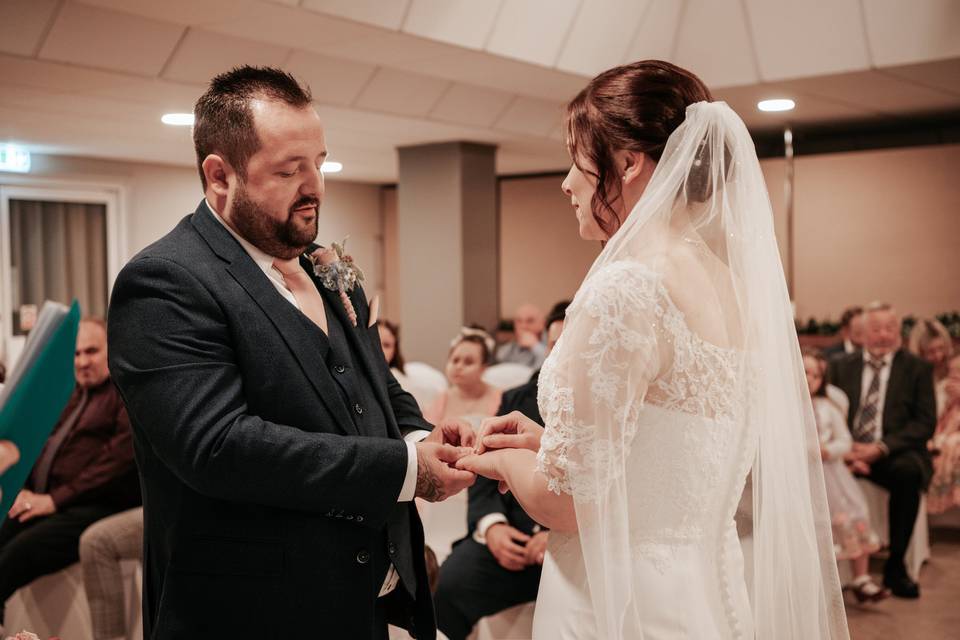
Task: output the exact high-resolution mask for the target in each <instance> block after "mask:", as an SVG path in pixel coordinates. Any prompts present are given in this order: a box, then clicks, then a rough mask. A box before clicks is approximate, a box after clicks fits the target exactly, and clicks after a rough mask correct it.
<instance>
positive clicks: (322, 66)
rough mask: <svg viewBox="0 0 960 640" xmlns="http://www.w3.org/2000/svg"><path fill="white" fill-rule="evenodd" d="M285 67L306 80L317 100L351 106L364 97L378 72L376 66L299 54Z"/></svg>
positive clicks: (294, 55) (303, 53)
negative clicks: (363, 91)
mask: <svg viewBox="0 0 960 640" xmlns="http://www.w3.org/2000/svg"><path fill="white" fill-rule="evenodd" d="M284 68H285V69H286V70H287V71H289V72H290V73H292V74H293V75H294V76H296V77H297V78H299V79H300V80H303V81H304V82H306V83H307V84H308V85H310V89H311V91H312V92H313V99H314V100H316V101H317V102H320V103H325V104H338V105H348V104H350V103H351V102H353V101H354V100H356V98H357V96H358V95H359V94H360V90H361V89H363V87H364V85H366V83H367V81H368V80H369V79H370V76H372V75H373V72H374V71H375V70H376V67H375V66H373V65H372V64H364V63H362V62H353V61H350V60H343V59H338V58H331V57H328V56H321V55H317V54H315V53H306V52H304V51H296V52H294V54H293V55H292V56H291V57H290V59H289V60H287V62H286V64H285V65H284Z"/></svg>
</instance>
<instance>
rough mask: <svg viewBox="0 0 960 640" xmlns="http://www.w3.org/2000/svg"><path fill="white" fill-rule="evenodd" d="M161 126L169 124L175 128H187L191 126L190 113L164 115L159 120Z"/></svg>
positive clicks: (191, 118) (191, 117) (191, 115)
mask: <svg viewBox="0 0 960 640" xmlns="http://www.w3.org/2000/svg"><path fill="white" fill-rule="evenodd" d="M160 121H161V122H162V123H163V124H170V125H173V126H175V127H189V126H192V125H193V114H192V113H165V114H163V117H162V118H160Z"/></svg>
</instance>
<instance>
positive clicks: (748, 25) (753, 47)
mask: <svg viewBox="0 0 960 640" xmlns="http://www.w3.org/2000/svg"><path fill="white" fill-rule="evenodd" d="M740 12H741V13H742V14H743V26H744V28H745V29H746V30H747V35H748V36H749V38H748V40H749V41H750V42H749V46H750V59H751V60H753V72H754V73H755V74H756V75H755V77H756V78H757V79H758V80H760V81H761V82H763V81H765V80H766V78H764V77H763V72H762V71H761V68H760V55H759V54H758V53H757V37H756V35H755V34H754V33H753V23H752V22H751V21H750V11H749V10H748V9H747V0H740Z"/></svg>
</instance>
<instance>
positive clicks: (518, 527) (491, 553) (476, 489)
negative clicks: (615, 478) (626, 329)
mask: <svg viewBox="0 0 960 640" xmlns="http://www.w3.org/2000/svg"><path fill="white" fill-rule="evenodd" d="M565 311H566V306H565V305H563V306H558V307H554V311H553V312H551V314H550V316H549V317H548V318H547V352H548V353H549V350H550V349H552V348H553V346H554V345H555V344H556V343H557V340H558V339H559V337H560V333H561V331H562V330H563V319H564V312H565ZM539 376H540V372H539V371H537V372H535V373H534V374H533V376H531V378H530V380H529V381H528V382H527V383H526V384H524V385H522V386H520V387H517V388H515V389H510V390H509V391H507V392H506V393H504V394H503V399H502V400H501V402H500V409H499V410H498V411H497V415H506V414H508V413H510V412H511V411H519V412H521V413H523V414H524V415H525V416H527V417H529V418H530V419H532V420H535V421H536V422H538V423H540V424H543V419H542V418H541V417H540V410H539V409H538V407H537V379H538V378H539ZM468 495H469V503H468V507H467V537H465V538H463V539H462V540H460V541H459V542H457V543H455V544H454V547H453V551H452V552H451V553H450V556H449V557H448V558H447V559H446V561H445V562H444V563H443V565H442V566H441V567H440V580H439V585H438V587H437V594H436V598H435V600H436V606H437V626H438V627H439V629H440V630H441V631H442V632H443V633H444V634H445V635H446V636H447V637H448V638H449V639H450V640H463V639H464V638H466V637H467V636H468V635H469V634H470V631H471V629H473V627H474V625H475V624H476V623H477V621H478V620H480V618H483V617H485V616H489V615H493V614H495V613H497V612H498V611H503V610H504V609H508V608H510V607H512V606H515V605H518V604H522V603H524V602H530V601H532V600H535V599H536V597H537V590H538V589H539V588H540V570H541V568H542V565H543V555H544V553H545V551H546V546H547V535H548V533H547V531H546V530H545V529H543V528H542V527H541V526H540V525H539V524H537V523H536V522H534V521H533V520H532V519H531V518H530V516H528V515H527V514H526V512H525V511H524V510H523V508H522V507H521V506H520V503H519V502H517V499H516V498H514V497H513V495H512V494H510V493H506V494H501V493H500V491H499V490H498V488H497V483H496V482H495V481H493V480H489V479H487V478H479V477H478V478H477V481H476V484H474V485H473V486H472V487H471V488H470V490H469V494H468Z"/></svg>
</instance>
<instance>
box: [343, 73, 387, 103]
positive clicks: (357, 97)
mask: <svg viewBox="0 0 960 640" xmlns="http://www.w3.org/2000/svg"><path fill="white" fill-rule="evenodd" d="M381 69H383V67H382V66H379V65H378V66H377V67H375V68H374V70H373V72H372V73H371V74H370V75H369V76H367V79H366V81H365V82H364V83H363V86H361V87H360V90H359V91H357V95H355V96H353V100H351V101H350V103H349V104H350V106H351V107H355V108H357V109H361V107H359V106H358V105H357V103H358V102H359V101H360V98H362V97H363V94H364V93H366V91H367V88H368V87H369V86H370V84H371V83H372V82H373V81H374V80H375V79H376V78H377V76H378V75H380V70H381Z"/></svg>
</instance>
